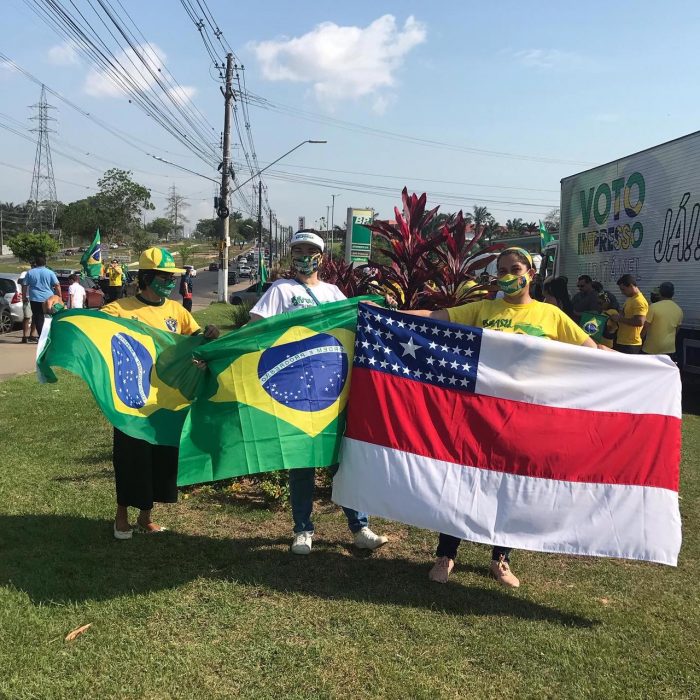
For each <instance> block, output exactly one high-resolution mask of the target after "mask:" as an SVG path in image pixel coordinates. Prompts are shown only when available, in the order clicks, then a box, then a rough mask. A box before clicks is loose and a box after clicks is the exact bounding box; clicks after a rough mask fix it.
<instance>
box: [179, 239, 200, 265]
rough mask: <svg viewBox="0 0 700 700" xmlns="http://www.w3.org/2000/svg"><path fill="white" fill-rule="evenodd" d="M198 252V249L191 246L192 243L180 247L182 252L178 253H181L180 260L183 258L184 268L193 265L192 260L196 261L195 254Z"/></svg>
mask: <svg viewBox="0 0 700 700" xmlns="http://www.w3.org/2000/svg"><path fill="white" fill-rule="evenodd" d="M195 250H196V247H195V246H193V245H191V244H190V243H183V244H182V245H181V246H180V250H179V251H178V252H179V253H180V258H182V266H183V267H185V265H191V264H192V260H193V259H194V252H195Z"/></svg>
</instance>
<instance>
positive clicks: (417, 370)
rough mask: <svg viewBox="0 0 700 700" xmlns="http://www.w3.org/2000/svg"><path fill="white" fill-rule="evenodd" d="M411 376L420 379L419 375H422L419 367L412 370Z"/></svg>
mask: <svg viewBox="0 0 700 700" xmlns="http://www.w3.org/2000/svg"><path fill="white" fill-rule="evenodd" d="M413 376H414V377H418V379H420V378H421V376H423V372H421V371H420V370H419V369H416V370H414V371H413Z"/></svg>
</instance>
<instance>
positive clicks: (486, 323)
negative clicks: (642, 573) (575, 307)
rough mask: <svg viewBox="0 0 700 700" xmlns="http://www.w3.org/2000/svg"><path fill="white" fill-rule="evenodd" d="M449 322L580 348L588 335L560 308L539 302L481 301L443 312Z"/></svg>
mask: <svg viewBox="0 0 700 700" xmlns="http://www.w3.org/2000/svg"><path fill="white" fill-rule="evenodd" d="M447 313H448V314H449V317H450V321H452V322H453V323H462V324H464V325H465V326H476V327H477V328H488V329H489V330H493V331H506V332H507V333H521V334H523V335H534V336H538V337H540V338H549V339H551V340H559V341H561V342H563V343H571V344H572V345H583V344H584V343H585V342H586V340H587V339H588V335H587V334H586V332H585V331H584V330H583V328H579V326H577V325H576V324H575V323H574V322H573V321H572V320H571V319H570V318H569V317H568V316H567V315H566V314H565V313H564V312H563V311H562V310H561V309H560V308H558V307H557V306H554V305H553V304H544V303H542V302H541V301H531V302H530V303H529V304H509V303H508V302H507V301H506V300H505V299H493V300H491V299H485V300H484V301H476V302H474V303H472V304H464V305H463V306H455V307H454V308H452V309H447Z"/></svg>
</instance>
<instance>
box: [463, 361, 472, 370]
mask: <svg viewBox="0 0 700 700" xmlns="http://www.w3.org/2000/svg"><path fill="white" fill-rule="evenodd" d="M462 369H463V370H464V371H465V372H468V371H469V370H470V369H471V365H470V364H469V363H468V362H465V363H464V364H463V365H462Z"/></svg>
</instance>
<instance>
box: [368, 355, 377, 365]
mask: <svg viewBox="0 0 700 700" xmlns="http://www.w3.org/2000/svg"><path fill="white" fill-rule="evenodd" d="M367 362H369V364H371V365H372V366H374V365H376V364H377V361H376V360H375V359H374V358H373V357H370V358H369V360H367Z"/></svg>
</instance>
